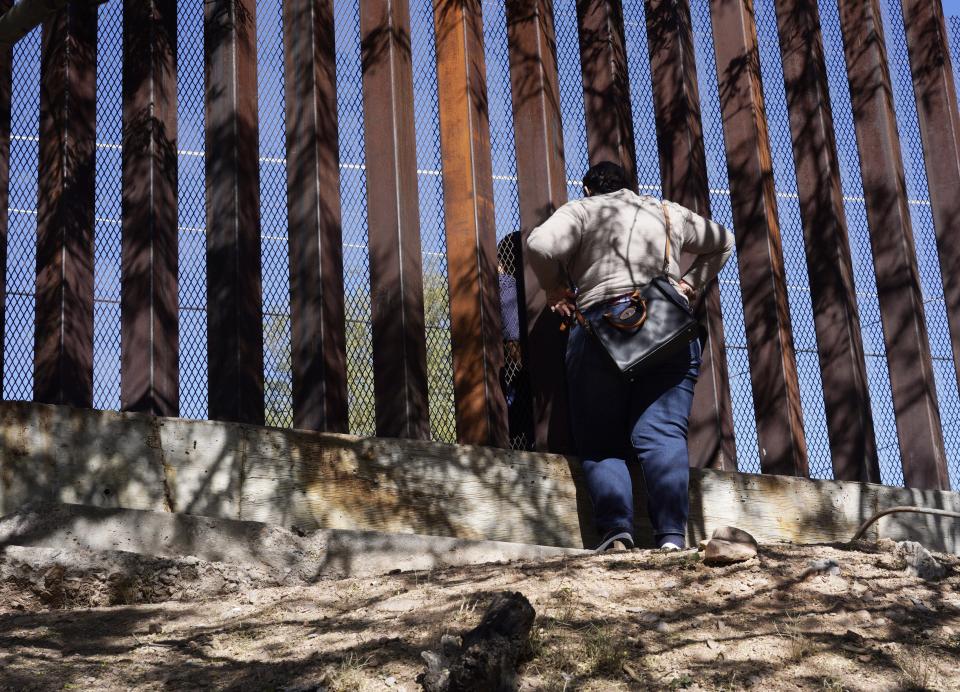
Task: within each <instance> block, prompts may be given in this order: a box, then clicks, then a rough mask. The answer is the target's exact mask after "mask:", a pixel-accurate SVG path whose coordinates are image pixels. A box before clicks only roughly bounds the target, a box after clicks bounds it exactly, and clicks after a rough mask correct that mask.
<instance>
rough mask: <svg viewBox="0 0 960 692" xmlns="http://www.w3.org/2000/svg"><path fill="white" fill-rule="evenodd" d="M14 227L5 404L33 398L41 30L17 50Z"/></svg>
mask: <svg viewBox="0 0 960 692" xmlns="http://www.w3.org/2000/svg"><path fill="white" fill-rule="evenodd" d="M11 106H12V108H11V127H10V202H9V208H10V225H9V229H8V233H7V285H6V294H7V295H6V314H5V316H4V320H5V321H4V346H3V398H4V399H8V400H10V399H20V400H26V401H29V400H30V399H32V398H33V329H34V311H35V305H36V300H35V298H34V295H35V294H34V291H35V289H36V265H37V260H36V253H37V160H38V151H39V131H40V29H39V28H37V29H34V30H33V31H32V32H30V34H29V35H27V36H26V37H25V38H23V39H22V40H21V41H20V42H18V43H17V44H16V45H15V46H14V48H13V91H12V99H11Z"/></svg>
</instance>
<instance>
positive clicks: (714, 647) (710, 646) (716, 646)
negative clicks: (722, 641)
mask: <svg viewBox="0 0 960 692" xmlns="http://www.w3.org/2000/svg"><path fill="white" fill-rule="evenodd" d="M707 648H708V649H710V650H711V651H716V650H717V649H719V648H720V645H719V644H717V642H715V641H714V640H712V639H708V640H707Z"/></svg>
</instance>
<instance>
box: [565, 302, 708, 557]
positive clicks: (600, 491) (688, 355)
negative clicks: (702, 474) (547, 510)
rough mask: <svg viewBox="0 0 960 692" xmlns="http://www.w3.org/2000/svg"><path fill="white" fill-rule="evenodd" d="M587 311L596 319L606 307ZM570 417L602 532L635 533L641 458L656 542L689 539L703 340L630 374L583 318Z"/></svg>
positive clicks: (570, 374)
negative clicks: (636, 471) (691, 427)
mask: <svg viewBox="0 0 960 692" xmlns="http://www.w3.org/2000/svg"><path fill="white" fill-rule="evenodd" d="M602 309H603V308H602V307H600V308H594V309H591V310H587V311H585V313H584V314H585V316H586V317H587V318H588V319H591V318H593V317H595V316H596V314H597V312H598V311H599V310H602ZM566 364H567V383H568V387H569V399H570V420H571V424H572V426H573V438H574V442H575V444H576V447H577V452H578V454H579V455H580V458H581V460H582V463H583V471H584V475H585V476H586V481H587V488H588V489H589V491H590V499H591V500H592V501H593V510H594V517H595V522H596V526H597V530H598V531H599V533H600V536H601V537H603V536H607V535H611V534H613V533H619V532H620V531H628V532H629V533H630V535H631V536H632V535H633V486H632V484H631V482H630V473H629V472H628V470H627V462H626V460H627V459H636V460H637V461H639V462H640V468H641V470H642V472H643V479H644V482H645V484H646V494H647V509H648V512H649V514H650V522H651V524H653V532H654V538H655V539H656V541H657V545H658V546H659V545H663V544H664V543H667V542H670V543H674V544H676V545H678V546H680V547H683V545H684V539H685V536H686V527H687V515H688V513H689V504H690V498H689V494H688V485H689V480H690V468H689V466H690V462H689V458H688V456H687V421H688V419H689V417H690V406H691V405H692V404H693V388H694V385H695V384H696V382H697V376H698V375H699V370H700V342H699V341H696V340H694V341H693V342H691V344H690V349H689V351H686V350H684V351H681V353H680V354H679V355H678V356H677V357H676V358H674V359H673V360H672V361H670V362H667V363H663V364H662V365H660V366H658V367H656V368H654V369H653V370H652V371H651V372H650V373H649V374H647V375H644V376H641V377H640V378H638V379H637V380H636V381H635V382H627V381H626V380H625V379H624V378H623V377H622V376H621V375H620V373H619V371H618V370H617V368H616V367H615V366H614V365H613V363H611V362H610V361H609V359H608V357H607V355H606V354H605V353H604V352H603V350H602V347H601V346H600V345H599V344H598V343H597V342H596V341H595V340H594V338H593V337H592V336H590V335H589V334H587V333H586V332H585V331H584V330H583V328H582V327H580V326H579V325H577V326H576V327H574V328H573V330H572V332H571V333H570V339H569V341H568V342H567V358H566Z"/></svg>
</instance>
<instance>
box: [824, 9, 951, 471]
mask: <svg viewBox="0 0 960 692" xmlns="http://www.w3.org/2000/svg"><path fill="white" fill-rule="evenodd" d="M839 7H840V26H841V29H842V31H843V43H844V53H845V55H846V60H847V76H848V78H849V81H850V103H851V106H852V107H853V122H854V128H855V130H856V133H857V147H858V149H859V150H860V169H861V176H862V178H863V195H864V200H865V203H866V210H867V223H868V225H869V227H870V239H871V245H872V246H873V264H874V269H875V271H876V275H877V294H878V296H877V297H878V300H879V303H880V318H881V320H882V322H883V338H884V343H885V345H886V349H887V362H888V364H889V368H890V386H891V389H892V390H893V409H894V414H895V415H896V419H897V436H898V438H899V441H900V456H901V459H902V461H903V478H904V482H905V484H906V485H907V486H908V487H913V488H939V489H948V488H949V487H950V482H949V478H948V476H947V465H946V456H945V453H944V448H943V433H942V431H941V428H940V413H939V408H938V407H937V393H936V383H935V382H934V377H933V364H932V360H931V358H930V344H929V343H928V341H927V330H926V325H925V320H924V309H923V296H922V294H921V291H920V276H919V271H918V269H917V255H916V250H915V248H914V243H913V230H912V227H911V224H910V210H909V208H908V206H907V189H906V182H905V180H904V172H903V157H902V155H901V153H900V140H899V139H898V137H897V121H896V114H895V112H894V109H893V96H892V94H893V92H892V89H891V86H890V73H889V70H888V68H887V57H886V48H885V44H884V38H883V27H882V24H881V20H880V7H879V5H878V2H877V0H840V3H839ZM950 193H951V194H953V195H954V196H956V194H957V191H956V190H952V191H950ZM955 269H956V268H955V267H951V271H955Z"/></svg>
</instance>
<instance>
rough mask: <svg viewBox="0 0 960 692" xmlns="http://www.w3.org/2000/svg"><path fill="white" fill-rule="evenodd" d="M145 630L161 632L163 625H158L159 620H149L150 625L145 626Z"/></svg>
mask: <svg viewBox="0 0 960 692" xmlns="http://www.w3.org/2000/svg"><path fill="white" fill-rule="evenodd" d="M147 632H149V633H150V634H160V633H161V632H163V627H161V626H160V623H159V622H151V623H150V626H149V627H148V628H147Z"/></svg>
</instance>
